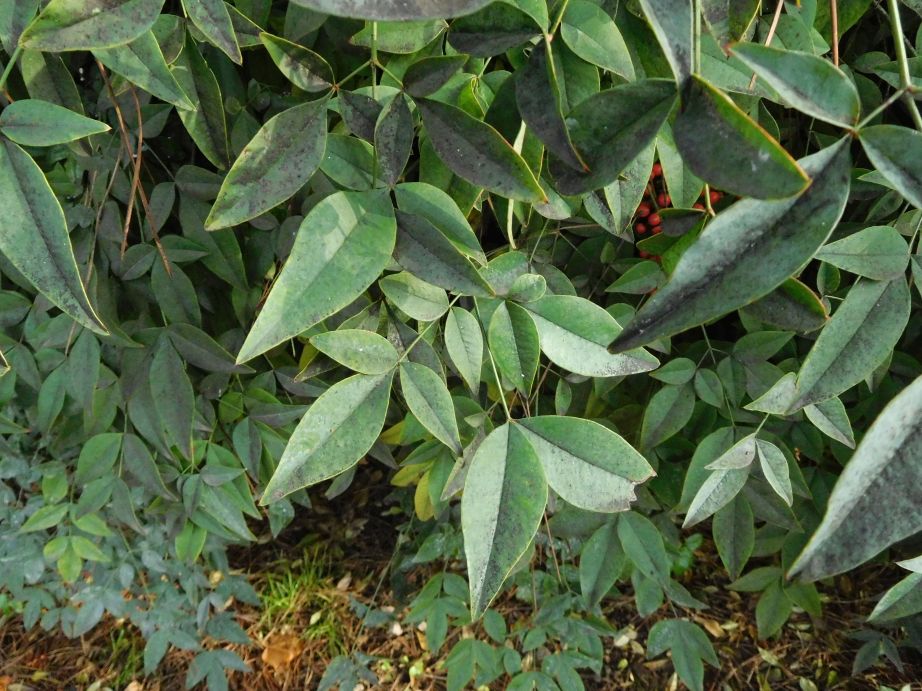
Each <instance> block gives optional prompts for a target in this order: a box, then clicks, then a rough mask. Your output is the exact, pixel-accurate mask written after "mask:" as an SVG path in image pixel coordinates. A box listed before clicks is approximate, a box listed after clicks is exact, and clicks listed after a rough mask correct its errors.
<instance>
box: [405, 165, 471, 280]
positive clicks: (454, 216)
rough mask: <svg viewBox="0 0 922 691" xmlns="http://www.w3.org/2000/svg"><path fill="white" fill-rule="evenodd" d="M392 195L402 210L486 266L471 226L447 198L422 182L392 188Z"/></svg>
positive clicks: (436, 189)
mask: <svg viewBox="0 0 922 691" xmlns="http://www.w3.org/2000/svg"><path fill="white" fill-rule="evenodd" d="M394 195H395V196H396V197H397V207H398V208H399V209H400V210H401V211H406V212H408V213H411V214H416V215H417V216H422V217H423V218H425V219H426V220H427V221H429V222H430V223H431V224H432V225H434V226H435V227H436V228H438V229H439V230H440V231H441V232H442V234H443V235H444V236H445V237H447V238H448V239H449V240H450V241H451V243H452V244H453V245H454V246H455V247H457V248H458V250H459V251H460V252H461V253H462V254H463V255H465V256H467V257H470V258H471V259H474V260H476V261H478V262H480V263H481V264H486V262H487V258H486V255H485V254H484V253H483V248H482V247H481V246H480V241H479V240H478V239H477V236H476V235H475V234H474V231H473V229H472V228H471V224H470V223H468V220H467V219H466V218H465V217H464V214H463V213H461V209H459V208H458V205H457V204H456V203H455V201H454V200H453V199H452V198H451V197H450V196H449V195H447V194H446V193H445V192H443V191H442V190H440V189H439V188H438V187H433V186H432V185H430V184H428V183H425V182H402V183H400V184H399V185H397V187H395V188H394Z"/></svg>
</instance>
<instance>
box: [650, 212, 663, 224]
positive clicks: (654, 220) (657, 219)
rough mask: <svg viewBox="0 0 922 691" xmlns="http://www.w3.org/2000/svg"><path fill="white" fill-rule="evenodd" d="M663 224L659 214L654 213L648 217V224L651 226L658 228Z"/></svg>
mask: <svg viewBox="0 0 922 691" xmlns="http://www.w3.org/2000/svg"><path fill="white" fill-rule="evenodd" d="M662 222H663V219H661V218H660V215H659V214H657V213H653V214H650V215H649V216H647V223H649V224H650V225H651V226H658V225H659V224H660V223H662Z"/></svg>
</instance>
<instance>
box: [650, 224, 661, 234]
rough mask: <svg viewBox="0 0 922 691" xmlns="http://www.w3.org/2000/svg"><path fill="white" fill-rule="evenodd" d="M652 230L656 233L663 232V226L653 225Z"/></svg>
mask: <svg viewBox="0 0 922 691" xmlns="http://www.w3.org/2000/svg"><path fill="white" fill-rule="evenodd" d="M651 230H652V231H653V234H654V235H656V234H657V233H662V232H663V226H653V228H651Z"/></svg>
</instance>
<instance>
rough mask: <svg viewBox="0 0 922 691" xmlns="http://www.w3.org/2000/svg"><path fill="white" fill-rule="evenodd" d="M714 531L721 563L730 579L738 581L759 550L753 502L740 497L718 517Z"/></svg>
mask: <svg viewBox="0 0 922 691" xmlns="http://www.w3.org/2000/svg"><path fill="white" fill-rule="evenodd" d="M711 527H712V529H713V531H714V544H715V545H716V546H717V553H718V554H719V555H720V560H721V561H722V562H723V564H724V566H725V567H726V568H727V573H728V574H729V575H730V578H732V579H734V580H736V579H737V578H739V577H740V574H741V573H742V572H743V568H744V567H745V566H746V562H747V561H749V557H750V556H752V550H753V548H754V547H755V536H756V530H755V523H754V522H753V517H752V508H751V507H750V506H749V502H748V501H746V498H745V497H743V496H739V495H738V496H737V497H736V498H734V499H733V501H732V502H730V503H729V504H727V505H726V506H724V507H723V508H722V509H720V510H719V511H718V512H717V513H715V514H714V520H713V521H712V522H711Z"/></svg>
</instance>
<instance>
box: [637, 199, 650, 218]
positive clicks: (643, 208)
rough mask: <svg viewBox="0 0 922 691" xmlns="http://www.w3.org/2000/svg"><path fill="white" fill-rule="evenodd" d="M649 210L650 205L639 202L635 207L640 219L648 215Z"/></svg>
mask: <svg viewBox="0 0 922 691" xmlns="http://www.w3.org/2000/svg"><path fill="white" fill-rule="evenodd" d="M650 210H651V208H650V205H649V204H648V203H647V202H641V203H640V206H638V207H637V215H638V216H640V218H645V217H646V216H649V215H650Z"/></svg>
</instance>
